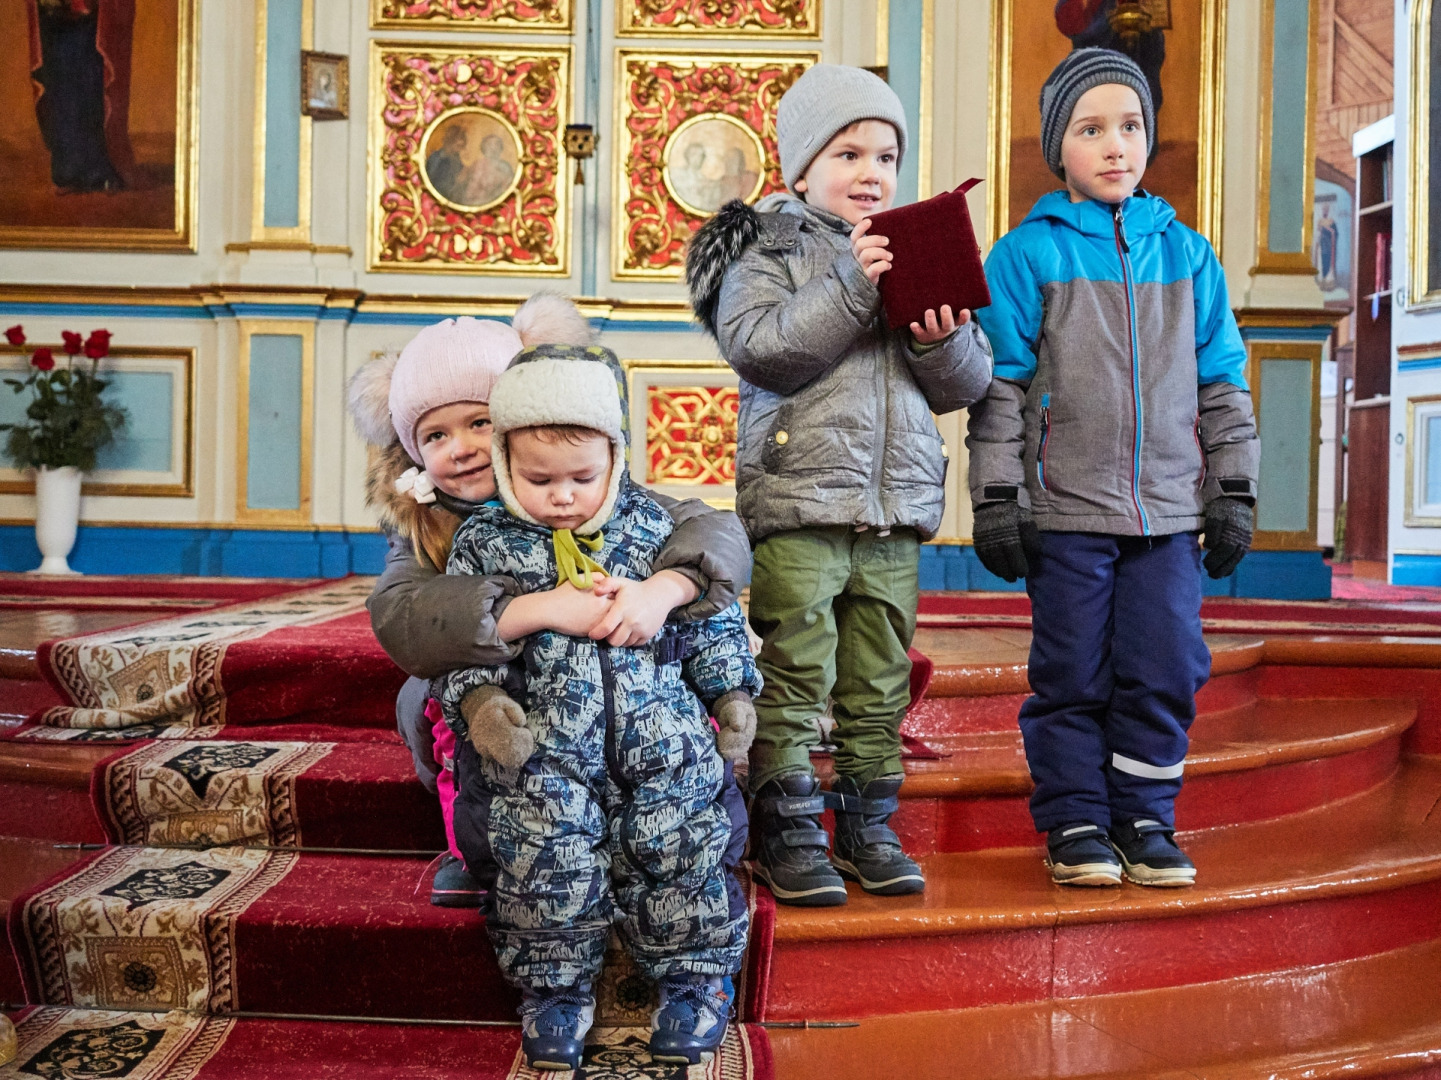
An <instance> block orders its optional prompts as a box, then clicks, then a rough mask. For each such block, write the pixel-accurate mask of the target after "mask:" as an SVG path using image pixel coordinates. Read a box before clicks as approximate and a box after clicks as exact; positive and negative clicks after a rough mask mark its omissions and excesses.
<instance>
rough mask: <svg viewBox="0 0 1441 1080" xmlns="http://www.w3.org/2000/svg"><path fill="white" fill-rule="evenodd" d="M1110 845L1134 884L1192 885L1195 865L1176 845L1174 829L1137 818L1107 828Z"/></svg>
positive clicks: (1150, 819) (1156, 822) (1178, 886)
mask: <svg viewBox="0 0 1441 1080" xmlns="http://www.w3.org/2000/svg"><path fill="white" fill-rule="evenodd" d="M1111 844H1112V845H1113V846H1114V847H1115V849H1116V854H1117V855H1119V856H1120V857H1121V865H1122V866H1124V867H1125V868H1126V876H1127V877H1128V878H1130V879H1131V880H1132V881H1134V882H1135V883H1136V884H1137V885H1158V886H1160V887H1162V888H1172V889H1178V888H1182V887H1184V886H1186V885H1194V884H1196V864H1195V863H1193V862H1192V861H1191V860H1190V859H1189V858H1187V856H1186V853H1185V852H1184V851H1182V850H1181V849H1180V848H1178V847H1177V846H1176V830H1175V829H1172V828H1171V827H1170V826H1169V825H1164V824H1162V823H1161V822H1159V821H1156V820H1155V819H1154V818H1137V819H1136V820H1135V821H1127V822H1123V823H1122V824H1120V825H1118V826H1115V827H1113V828H1112V829H1111Z"/></svg>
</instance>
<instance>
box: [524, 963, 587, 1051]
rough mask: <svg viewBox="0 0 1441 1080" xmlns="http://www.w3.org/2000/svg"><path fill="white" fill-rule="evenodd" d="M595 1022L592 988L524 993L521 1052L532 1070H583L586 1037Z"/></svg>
mask: <svg viewBox="0 0 1441 1080" xmlns="http://www.w3.org/2000/svg"><path fill="white" fill-rule="evenodd" d="M594 1020H595V995H593V994H592V993H591V992H590V987H589V986H585V985H581V986H572V987H570V988H568V989H565V990H544V991H541V992H539V993H537V992H535V991H531V990H527V991H525V994H524V996H523V997H522V999H521V1003H520V1033H521V1040H520V1045H521V1049H522V1050H523V1051H524V1052H525V1063H526V1064H527V1065H529V1066H530V1067H531V1068H532V1069H542V1070H545V1071H547V1072H563V1071H564V1070H566V1069H578V1068H580V1058H581V1054H583V1053H584V1052H585V1034H586V1032H588V1031H589V1030H590V1025H591V1024H592V1023H593V1022H594Z"/></svg>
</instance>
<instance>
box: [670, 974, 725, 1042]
mask: <svg viewBox="0 0 1441 1080" xmlns="http://www.w3.org/2000/svg"><path fill="white" fill-rule="evenodd" d="M723 999H724V995H723V994H722V993H720V992H719V991H717V990H716V989H715V988H714V987H712V986H711V985H710V984H709V983H682V984H680V985H678V986H668V987H666V1003H665V1008H664V1009H662V1010H661V1020H660V1024H661V1027H662V1028H663V1029H665V1030H669V1031H694V1030H695V1029H696V1028H698V1027H700V1014H701V1011H702V1010H705V1011H706V1012H709V1013H710V1014H711V1015H712V1016H713V1017H715V1018H716V1019H720V1017H721V1016H722V1015H723V1014H724V1013H725V1011H726V1008H725V1006H724V1005H722V1004H720V1001H721V1000H723Z"/></svg>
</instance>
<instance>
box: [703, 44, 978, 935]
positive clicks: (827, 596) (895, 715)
mask: <svg viewBox="0 0 1441 1080" xmlns="http://www.w3.org/2000/svg"><path fill="white" fill-rule="evenodd" d="M776 131H777V138H778V142H779V150H780V163H781V171H782V173H783V175H784V177H785V181H786V185H787V187H788V188H789V191H788V192H786V193H783V194H777V195H773V196H770V197H768V198H766V199H764V200H762V201H761V202H760V203H759V204H758V205H757V206H756V207H755V209H754V210H753V209H751V208H750V207H747V206H745V205H744V204H742V203H740V202H732V203H729V204H727V205H726V206H725V207H723V208H722V209H721V211H720V213H719V214H717V215H716V217H715V218H713V219H712V220H711V221H710V222H708V223H707V224H706V225H705V227H703V228H702V229H701V230H700V231H699V232H698V233H697V235H696V238H695V240H694V242H693V243H692V246H691V250H690V253H689V256H688V259H687V266H686V272H687V279H688V281H689V284H690V291H691V301H692V304H693V305H694V307H695V310H696V313H697V315H698V317H699V318H700V319H701V321H702V322H703V323H704V324H705V326H706V328H707V329H708V330H709V331H710V332H711V333H712V334H714V335H715V338H716V341H717V342H718V343H719V345H720V350H721V355H722V356H724V357H725V358H726V361H727V362H728V363H729V364H730V365H731V367H733V368H734V369H735V370H736V372H737V373H738V374H739V375H740V377H741V384H740V398H741V403H740V418H739V434H738V446H737V448H736V511H737V513H739V514H740V517H741V520H742V521H743V522H744V523H745V526H746V529H747V531H748V532H749V533H750V537H751V542H752V543H753V544H754V545H755V569H754V572H753V575H752V579H751V600H750V620H751V625H752V626H753V627H754V628H755V629H756V631H757V632H758V633H759V634H760V635H761V637H762V640H763V645H762V648H761V653H760V656H759V657H758V663H759V666H760V669H761V672H762V674H763V675H764V678H765V689H764V690H763V691H762V693H761V695H760V697H759V698H758V699H757V700H756V703H755V705H756V712H757V716H758V724H757V730H756V738H755V742H754V744H753V746H752V749H751V758H750V770H751V771H750V789H751V792H752V793H753V795H754V801H753V803H752V814H753V821H754V829H753V846H754V849H755V850H756V853H757V873H758V875H759V876H760V878H761V880H763V881H765V882H766V883H767V884H768V885H769V886H770V887H771V891H772V892H773V893H774V894H775V896H776V899H777V900H779V901H781V902H782V903H788V904H800V905H810V906H822V905H831V904H843V903H845V902H846V890H845V883H844V881H843V880H842V875H843V876H845V877H848V878H850V879H851V880H853V881H857V882H858V883H859V884H860V886H861V888H863V889H865V890H866V891H867V892H872V893H877V894H881V895H898V894H903V893H914V892H919V891H920V890H921V889H922V888H924V886H925V879H924V877H923V875H922V873H921V869H920V867H919V866H917V865H916V863H914V862H913V861H912V860H911V859H909V858H908V857H906V855H905V854H904V852H903V851H902V850H901V845H900V842H899V840H898V839H897V838H896V834H895V833H894V832H893V831H892V830H891V828H890V826H889V825H888V823H887V822H888V820H889V818H890V816H891V814H892V813H893V812H894V811H895V809H896V807H897V797H898V794H899V791H900V786H901V778H902V773H901V741H900V722H901V719H902V717H903V716H904V714H905V710H906V706H907V704H908V703H909V676H910V661H909V659H908V658H907V650H908V648H909V646H910V642H911V637H912V635H913V634H914V632H915V623H916V602H917V599H918V590H917V568H918V564H919V559H920V543H921V541H923V540H928V539H930V538H931V537H932V536H934V535H935V533H936V530H937V528H938V527H939V526H940V521H941V511H942V509H943V507H944V503H945V494H944V488H943V483H944V480H945V475H946V449H945V446H944V445H943V444H942V442H941V437H940V434H939V433H938V432H937V430H936V425H935V421H934V420H933V419H932V413H946V412H952V411H954V410H956V409H960V408H964V407H965V406H966V405H968V404H970V403H971V402H972V401H974V400H975V399H976V398H977V397H978V396H979V395H981V394H982V393H984V392H985V389H986V386H987V384H988V383H989V381H990V376H991V365H990V349H989V347H988V346H987V344H986V339H985V336H984V335H983V334H982V333H981V332H980V331H979V329H978V328H977V327H976V324H975V323H974V322H973V321H972V320H971V318H970V313H969V312H967V311H960V312H958V313H953V312H952V311H951V310H950V308H948V307H942V308H941V309H940V310H939V311H935V310H930V311H928V312H926V315H925V319H924V322H916V323H912V324H911V326H910V329H909V331H907V330H905V329H904V328H903V329H902V330H901V331H899V332H896V331H892V330H890V329H889V328H888V327H887V326H886V322H885V320H884V318H883V317H882V312H881V298H880V292H879V290H878V287H877V282H878V281H879V280H880V277H881V275H882V274H883V273H885V271H886V270H887V269H888V268H889V267H890V265H891V256H890V253H889V251H888V250H887V241H886V239H885V238H884V237H880V236H871V235H868V230H869V226H870V222H869V220H868V219H869V218H870V217H871V215H873V214H877V213H880V212H881V211H883V210H885V209H887V208H889V206H890V205H891V202H892V201H893V199H894V197H895V190H896V170H897V168H898V166H899V164H900V160H901V156H902V155H903V154H904V153H905V150H906V121H905V114H904V112H903V110H902V108H901V103H900V100H899V99H898V98H897V97H896V95H895V93H894V92H893V91H892V90H891V88H890V87H889V86H887V85H886V84H885V82H884V81H882V80H881V79H879V78H878V77H876V76H875V75H873V74H871V73H870V72H867V71H865V70H863V69H861V68H851V67H842V66H839V65H834V64H818V65H816V66H814V67H812V68H810V69H808V70H807V71H806V72H805V74H803V75H802V76H801V77H800V78H799V79H798V80H797V81H796V82H795V84H794V85H793V86H792V87H791V88H790V90H788V91H787V92H786V94H785V96H784V97H783V98H782V99H781V103H780V107H779V110H778V113H777V117H776ZM827 698H830V699H831V701H832V702H833V704H834V715H835V720H836V724H835V730H834V735H833V738H834V740H835V743H836V752H835V768H836V779H835V781H834V783H833V784H832V785H831V790H830V791H827V792H822V791H821V790H820V785H819V783H818V782H817V780H816V778H815V773H814V770H813V769H812V767H811V761H810V752H811V750H812V748H814V747H815V746H816V745H817V744H818V743H819V741H820V728H819V725H818V723H817V721H818V718H819V717H820V716H821V715H822V714H823V713H824V711H825V708H826V701H827ZM828 807H829V808H831V809H833V810H834V811H835V819H836V836H835V847H834V854H833V856H832V857H831V858H830V859H828V858H827V846H828V841H829V838H828V837H827V836H826V833H825V831H824V830H823V829H822V827H821V822H820V817H821V814H822V812H823V811H824V810H825V809H826V808H828Z"/></svg>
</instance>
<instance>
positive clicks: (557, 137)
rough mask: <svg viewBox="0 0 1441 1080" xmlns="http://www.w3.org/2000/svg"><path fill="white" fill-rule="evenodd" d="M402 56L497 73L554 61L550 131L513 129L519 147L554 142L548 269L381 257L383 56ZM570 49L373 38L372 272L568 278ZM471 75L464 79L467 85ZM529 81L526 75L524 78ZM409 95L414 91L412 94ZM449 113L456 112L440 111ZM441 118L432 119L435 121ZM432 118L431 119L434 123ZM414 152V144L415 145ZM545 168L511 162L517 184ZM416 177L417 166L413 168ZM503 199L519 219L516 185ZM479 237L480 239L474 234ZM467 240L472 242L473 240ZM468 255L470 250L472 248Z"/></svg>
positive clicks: (529, 160)
mask: <svg viewBox="0 0 1441 1080" xmlns="http://www.w3.org/2000/svg"><path fill="white" fill-rule="evenodd" d="M397 52H398V53H402V54H405V55H408V56H421V55H424V56H428V57H434V58H447V59H449V60H457V59H458V60H460V66H465V67H470V65H469V64H467V63H466V60H467V59H468V58H475V57H485V58H486V59H489V60H494V61H495V62H496V63H497V65H498V66H500V67H501V68H502V69H504V70H507V71H510V70H512V69H513V68H514V65H515V64H516V63H518V62H521V61H550V62H554V64H555V68H556V78H555V84H554V86H555V97H556V105H555V110H554V123H553V125H551V126H552V127H553V128H554V131H553V132H552V131H550V130H549V129H546V130H545V131H543V132H538V129H532V128H530V127H527V126H526V125H525V124H521V125H520V127H519V129H518V130H517V131H516V135H517V136H518V137H519V139H520V143H521V146H522V149H525V148H527V147H528V146H529V145H530V144H531V143H533V142H535V138H534V136H536V135H537V134H538V133H539V134H542V135H545V136H546V137H547V138H548V139H549V140H550V141H551V142H553V143H554V150H555V159H554V162H553V168H552V169H551V174H550V182H551V184H552V187H553V190H552V191H551V192H550V193H549V197H550V198H551V199H553V202H554V213H553V215H551V216H550V217H549V219H548V220H549V221H550V224H551V228H552V229H553V231H554V235H555V246H554V260H555V262H554V265H549V266H547V265H538V266H532V265H526V264H524V263H516V262H510V261H505V260H498V261H493V262H490V263H479V264H467V263H465V262H453V261H443V260H440V259H437V258H426V259H424V260H423V261H422V260H415V261H411V260H409V259H405V260H399V259H398V260H386V259H383V258H382V251H383V249H384V248H385V246H386V245H385V243H384V239H383V237H382V235H381V229H382V227H383V223H382V220H381V219H382V214H381V212H380V204H381V201H382V199H383V197H384V196H385V194H386V192H387V190H393V189H388V187H387V182H386V178H385V176H384V175H383V174H384V170H385V168H386V166H387V163H388V162H389V160H390V159H391V157H392V156H393V155H392V154H391V152H390V151H389V150H388V149H387V147H386V141H387V127H386V124H385V123H384V121H383V118H382V113H383V110H384V107H385V105H384V97H385V87H384V80H385V73H384V72H385V63H384V61H385V58H386V56H387V54H391V53H397ZM573 65H574V47H573V46H571V45H531V44H525V43H522V42H509V41H507V42H494V41H490V42H477V43H475V44H473V45H466V44H463V43H457V42H433V41H388V40H372V41H371V42H370V64H369V74H368V77H367V82H368V86H369V89H368V93H367V118H366V124H367V126H368V137H367V141H368V145H369V156H368V163H367V168H366V211H365V214H366V230H365V231H366V254H367V258H366V265H367V269H368V270H370V271H371V272H372V273H403V274H470V275H477V276H479V275H488V276H503V277H548V278H564V277H569V276H570V274H571V233H572V232H573V230H572V228H571V215H570V205H571V203H570V200H571V190H570V189H571V184H570V178H569V176H568V175H567V170H566V164H567V163H568V161H569V158H568V157H567V155H566V153H565V149H564V146H563V143H562V130H563V128H564V125H565V124H566V122H567V119H568V118H569V117H570V116H571V115H572V109H573V107H574V93H575V88H574V80H573V77H572V76H573V70H574V67H573ZM471 77H472V76H470V75H469V74H468V75H467V81H469V79H470V78H471ZM527 78H528V76H527ZM411 92H413V90H412V91H411ZM443 111H455V110H453V109H452V110H443ZM492 111H493V110H492ZM438 115H439V114H437V116H438ZM436 118H437V117H432V118H431V119H432V121H433V120H435V119H436ZM505 119H506V120H507V122H508V124H509V125H510V126H515V124H514V122H513V121H510V119H509V117H506V118H505ZM421 127H422V128H423V129H424V130H429V129H430V127H431V121H425V122H424V123H423V124H422V125H421ZM406 138H407V140H408V141H415V140H414V137H412V136H407V137H406ZM416 149H417V152H418V149H419V145H418V142H417V146H416ZM538 164H540V165H544V164H547V163H546V162H537V160H536V159H535V158H533V157H529V156H522V157H521V158H520V160H519V161H518V162H517V168H516V175H517V178H518V179H526V180H529V179H530V178H532V177H534V176H535V175H537V174H538V173H537V168H536V166H537V165H538ZM416 171H417V173H419V168H418V167H417V170H416ZM422 187H424V188H425V193H426V194H427V195H431V196H432V197H433V193H432V192H431V191H430V189H429V187H428V185H422ZM509 199H510V200H511V201H514V202H515V204H516V211H515V213H516V216H517V218H520V217H521V216H522V215H523V214H524V212H525V210H526V204H525V201H524V200H523V199H522V197H521V191H520V189H519V187H515V188H512V190H511V191H510V194H509ZM435 201H436V202H437V203H438V204H439V205H441V206H445V207H446V208H447V209H450V208H452V207H453V206H454V204H449V203H447V202H444V201H442V200H441V199H435ZM500 205H501V204H499V203H497V204H492V205H491V206H490V207H488V209H489V210H495V209H496V208H497V207H499V206H500ZM456 212H457V213H461V214H470V213H484V212H485V211H484V210H482V211H472V210H471V209H470V208H468V207H467V208H464V209H457V210H456ZM517 231H519V232H525V231H526V227H525V223H524V222H523V221H519V220H518V221H516V222H515V223H514V227H513V229H512V232H513V233H514V232H517ZM477 235H478V234H477ZM472 239H475V237H473V238H472ZM472 251H474V248H472Z"/></svg>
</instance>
